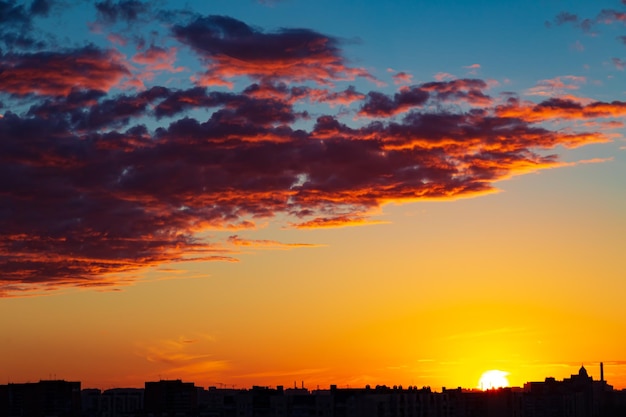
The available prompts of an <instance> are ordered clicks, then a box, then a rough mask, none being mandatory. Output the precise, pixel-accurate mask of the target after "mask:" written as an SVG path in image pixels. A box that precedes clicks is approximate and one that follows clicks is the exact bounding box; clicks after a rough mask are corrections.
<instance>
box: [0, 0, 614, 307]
mask: <svg viewBox="0 0 626 417" xmlns="http://www.w3.org/2000/svg"><path fill="white" fill-rule="evenodd" d="M0 4H2V5H5V6H6V5H9V6H10V8H8V9H6V10H8V11H7V12H6V13H5V14H4V15H2V16H9V17H4V19H5V21H13V22H17V23H16V24H17V25H18V26H19V24H18V23H19V22H26V23H24V24H27V23H28V22H30V20H29V19H30V17H28V16H31V17H32V15H33V13H36V14H41V15H45V13H47V11H46V10H47V9H46V5H49V4H50V3H48V2H36V3H32V4H31V5H32V6H31V8H30V9H29V8H25V7H20V6H18V5H17V4H16V3H13V2H3V3H0ZM144 5H145V4H144V3H141V2H136V1H121V2H112V1H105V2H100V3H98V4H97V10H98V13H100V18H101V20H103V21H106V22H107V23H111V24H112V23H115V22H135V23H137V24H139V23H141V18H140V16H141V14H142V13H143V12H144V9H143V7H144ZM29 13H30V15H29ZM10 16H13V17H10ZM172 16H173V17H172ZM176 16H178V17H176ZM180 16H183V17H184V18H185V19H189V16H184V15H183V14H178V15H176V14H172V15H171V16H170V18H172V19H173V18H180ZM7 19H8V20H7ZM20 24H21V23H20ZM172 32H173V34H174V37H173V38H170V39H169V41H170V42H172V43H174V42H176V41H178V42H179V43H182V44H183V45H187V46H188V47H190V48H192V49H193V51H195V53H196V54H197V55H198V56H199V57H200V58H201V59H202V61H203V62H204V63H205V64H206V72H205V73H204V74H203V75H202V76H201V77H200V78H198V79H197V81H198V82H197V84H198V85H196V86H195V87H194V86H191V87H190V86H189V84H187V86H186V87H182V88H173V87H172V85H171V84H164V83H163V84H162V83H157V82H154V83H152V84H150V85H149V86H148V87H147V88H138V89H130V90H128V89H126V90H124V91H122V89H123V86H124V80H127V79H129V78H132V76H133V74H132V71H133V68H132V65H131V64H129V62H128V61H127V58H126V56H125V55H123V54H122V53H121V52H119V51H116V50H113V49H102V48H99V47H95V46H82V47H78V48H68V49H63V50H43V51H39V52H31V51H29V50H23V49H19V48H18V49H16V50H11V51H6V52H4V51H3V52H2V53H0V98H2V103H4V107H1V109H2V113H1V117H0V271H1V273H2V274H1V275H0V295H14V294H16V293H23V292H33V291H41V290H53V289H58V288H62V287H64V286H103V285H115V284H119V283H120V281H119V280H120V279H121V278H120V274H124V273H127V272H132V271H137V270H140V269H142V268H146V267H149V266H155V265H160V264H163V263H168V262H178V261H184V260H191V259H196V260H198V259H202V260H233V258H232V256H233V254H232V253H231V251H230V250H229V249H228V247H232V246H242V245H243V246H245V245H262V246H277V247H279V246H281V245H279V244H278V243H277V242H273V241H256V240H253V239H250V240H248V239H242V238H238V237H231V238H230V239H224V240H222V241H210V240H205V239H201V238H200V237H199V236H203V235H206V233H202V232H206V231H209V230H216V229H218V230H231V229H232V230H236V229H242V228H253V227H254V226H255V223H257V222H265V221H267V220H268V219H273V218H277V217H280V218H286V219H287V220H285V223H286V225H288V226H291V227H296V228H312V227H338V226H342V225H353V224H366V223H368V222H369V221H370V220H369V218H368V213H369V212H370V211H371V210H373V209H376V208H378V207H379V206H380V205H382V204H383V203H385V202H388V201H397V202H404V201H414V200H416V199H423V198H443V199H446V198H458V197H461V196H469V195H477V194H481V193H487V192H491V191H493V189H494V185H493V184H494V182H496V181H499V180H502V179H505V178H507V177H509V176H511V175H514V174H516V173H521V172H527V171H532V170H538V169H542V168H545V167H552V166H555V165H557V164H558V163H559V162H558V160H557V158H556V156H554V155H550V150H551V149H554V148H556V147H558V146H580V145H584V144H587V143H594V142H599V141H605V140H607V138H606V137H605V136H604V135H603V134H601V133H598V132H595V131H581V132H576V131H570V130H556V129H550V128H549V127H546V125H545V123H544V122H546V121H548V122H550V121H554V120H560V121H563V120H573V119H580V120H585V121H589V120H594V119H595V118H607V117H622V116H623V115H624V114H625V111H626V110H625V109H626V106H625V105H624V103H621V102H612V103H604V102H594V103H578V102H574V101H572V100H569V101H568V100H567V99H565V98H561V99H556V98H554V99H551V100H546V101H544V102H541V103H538V104H535V103H533V104H529V103H524V102H520V100H519V99H516V98H515V97H511V99H510V100H509V101H507V102H506V103H504V104H500V105H495V104H494V102H493V100H492V99H491V97H490V96H489V95H488V94H487V90H488V88H489V86H488V83H487V82H485V81H483V80H480V79H456V80H448V81H435V82H427V83H422V84H419V85H414V86H406V87H402V88H401V89H400V90H399V91H398V92H396V93H394V94H391V95H390V94H387V93H385V92H381V91H370V92H369V93H368V94H363V93H360V92H358V91H357V90H356V88H355V87H345V86H342V87H340V88H339V87H334V86H333V83H337V82H339V81H340V80H350V79H353V78H355V77H365V78H371V76H370V75H369V74H368V73H367V72H366V71H364V70H362V69H358V68H352V67H350V66H349V65H348V64H347V62H346V60H345V58H343V53H342V51H341V49H340V42H339V41H338V40H336V39H335V38H332V37H330V36H326V35H322V34H320V33H318V32H315V31H312V30H309V29H280V30H278V31H274V32H264V31H262V30H260V29H256V28H252V27H250V26H248V25H247V24H245V23H243V22H241V21H238V20H235V19H233V18H230V17H225V16H209V17H197V16H195V17H192V18H191V20H187V21H186V22H184V21H183V22H182V23H181V22H178V23H176V24H173V25H172ZM144 46H145V45H144ZM181 46H182V45H180V44H179V45H175V46H172V47H171V48H180V47H181ZM171 48H170V47H169V45H168V46H167V47H161V46H158V47H156V46H154V45H151V46H150V47H148V48H144V47H141V48H139V50H138V52H137V51H135V55H134V56H133V57H132V58H131V60H132V61H131V62H134V63H135V64H139V65H144V66H151V65H152V67H151V68H156V67H154V65H156V64H159V65H160V63H163V62H165V63H166V64H167V65H165V64H164V65H162V66H159V71H164V72H166V73H169V74H168V75H171V76H172V77H174V76H176V77H179V72H177V71H178V70H177V68H176V67H175V66H174V61H175V55H176V54H175V53H174V52H175V51H176V50H177V49H171ZM133 65H134V64H133ZM233 77H247V78H248V81H250V83H249V84H248V85H246V86H244V87H242V88H239V89H235V88H234V85H233V89H231V90H229V91H220V90H219V89H212V87H211V84H216V83H217V84H219V83H220V82H222V83H228V82H229V80H230V79H231V78H233ZM406 79H408V78H406ZM174 85H176V84H174ZM312 103H313V104H316V107H315V111H316V112H317V113H316V114H315V116H314V118H313V123H312V122H311V121H310V120H311V117H312V116H311V114H310V113H309V111H311V110H310V105H311V104H312ZM319 103H322V105H319V106H318V105H317V104H319ZM338 105H339V106H340V108H339V109H336V108H335V107H334V106H338ZM350 105H352V108H350V107H349V106H350ZM350 112H352V113H350ZM355 112H356V113H357V115H358V116H361V117H360V118H359V120H357V121H356V123H355V122H354V120H352V122H353V123H354V124H355V125H349V123H350V122H349V121H347V119H349V117H348V118H346V117H345V116H346V114H352V115H354V113H355ZM364 117H375V118H376V119H374V120H371V119H365V118H364ZM283 216H284V217H283ZM229 245H230V246H229Z"/></svg>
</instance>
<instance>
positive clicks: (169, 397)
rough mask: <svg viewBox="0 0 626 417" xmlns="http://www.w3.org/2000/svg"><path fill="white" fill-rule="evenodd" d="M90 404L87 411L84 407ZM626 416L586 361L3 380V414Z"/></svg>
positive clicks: (620, 400) (617, 394) (625, 402)
mask: <svg viewBox="0 0 626 417" xmlns="http://www.w3.org/2000/svg"><path fill="white" fill-rule="evenodd" d="M81 405H82V414H81ZM64 416H68V417H70V416H71V417H74V416H82V417H196V416H197V417H313V416H315V417H547V416H549V417H626V390H614V389H613V387H612V386H610V385H608V384H607V383H606V381H605V380H604V368H603V365H602V364H601V365H600V380H594V379H593V378H592V377H591V376H590V375H589V373H588V372H587V369H586V368H585V367H584V366H581V368H580V369H579V371H578V373H576V374H573V375H571V376H570V377H569V378H565V379H563V380H562V381H557V380H556V379H555V378H551V377H549V378H546V379H545V380H544V381H540V382H528V383H526V384H525V385H524V387H523V388H519V387H513V388H500V389H492V390H488V391H480V390H477V389H470V390H468V389H463V388H454V389H446V388H443V389H442V391H441V392H434V391H431V389H430V388H429V387H422V388H418V387H413V386H410V387H408V388H403V387H402V386H393V387H387V386H384V385H382V386H376V387H373V388H372V387H370V386H366V387H365V388H337V386H336V385H331V386H330V388H329V389H317V390H313V391H310V390H308V389H306V388H304V385H303V386H302V388H297V387H294V388H288V389H284V388H283V387H282V386H278V387H276V388H270V387H260V386H254V387H252V388H251V389H234V388H233V389H230V388H227V389H224V388H220V389H218V388H216V387H209V388H208V389H206V390H205V389H203V388H201V387H196V386H195V385H194V384H193V383H191V382H182V381H181V380H166V381H158V382H146V383H145V388H144V389H141V388H115V389H110V390H105V391H101V390H99V389H85V390H83V391H82V392H80V383H79V382H66V381H40V382H38V383H29V384H9V385H0V417H64Z"/></svg>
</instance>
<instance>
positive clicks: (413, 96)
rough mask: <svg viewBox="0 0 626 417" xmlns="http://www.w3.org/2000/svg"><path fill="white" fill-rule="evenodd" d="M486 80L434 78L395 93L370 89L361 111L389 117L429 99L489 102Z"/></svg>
mask: <svg viewBox="0 0 626 417" xmlns="http://www.w3.org/2000/svg"><path fill="white" fill-rule="evenodd" d="M486 88H487V83H486V82H485V81H483V80H478V79H460V80H451V81H433V82H429V83H424V84H420V85H418V86H413V87H404V88H401V89H400V91H399V92H398V93H395V95H394V96H393V97H390V96H388V95H385V94H383V93H380V92H378V91H372V92H370V93H368V95H367V98H366V100H365V103H364V104H363V106H362V107H361V109H360V110H359V115H361V116H368V117H388V116H394V115H397V114H399V113H404V112H406V111H408V110H410V109H411V108H414V107H422V106H424V105H425V104H426V103H427V102H428V101H429V100H431V101H433V102H438V103H442V102H450V103H459V102H467V103H469V104H477V105H487V104H490V103H491V98H490V97H489V96H487V95H486V94H484V93H483V90H484V89H486Z"/></svg>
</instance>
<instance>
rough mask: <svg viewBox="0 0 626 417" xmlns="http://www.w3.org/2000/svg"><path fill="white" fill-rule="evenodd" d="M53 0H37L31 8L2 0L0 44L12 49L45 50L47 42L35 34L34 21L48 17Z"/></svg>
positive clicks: (0, 1)
mask: <svg viewBox="0 0 626 417" xmlns="http://www.w3.org/2000/svg"><path fill="white" fill-rule="evenodd" d="M53 4H54V2H53V1H52V0H35V1H33V2H32V3H31V6H30V7H27V6H26V5H24V4H20V3H17V2H16V1H15V0H0V42H1V43H4V44H5V45H6V46H7V47H8V48H9V49H12V48H15V47H16V48H43V47H44V46H45V45H46V42H45V41H44V40H42V39H41V38H39V37H36V36H34V34H33V20H34V19H35V18H36V17H38V16H46V15H47V14H48V12H49V11H50V9H51V7H52V6H53Z"/></svg>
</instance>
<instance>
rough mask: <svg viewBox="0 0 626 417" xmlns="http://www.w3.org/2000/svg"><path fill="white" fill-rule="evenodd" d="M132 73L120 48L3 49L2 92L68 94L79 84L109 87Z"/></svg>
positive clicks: (105, 89)
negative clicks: (10, 51) (24, 51)
mask: <svg viewBox="0 0 626 417" xmlns="http://www.w3.org/2000/svg"><path fill="white" fill-rule="evenodd" d="M129 75H130V71H129V70H128V67H127V65H126V63H125V62H124V59H123V57H122V55H121V54H120V53H119V52H117V51H114V50H103V49H99V48H97V47H95V46H85V47H82V48H78V49H71V50H66V51H63V52H49V51H43V52H34V53H4V54H3V53H2V52H1V51H0V92H8V93H11V94H15V95H27V94H41V95H68V94H70V93H71V92H72V90H74V89H77V88H78V89H98V90H103V91H108V90H110V89H111V88H113V87H114V86H116V85H117V84H119V83H120V81H121V80H122V78H124V77H127V76H129Z"/></svg>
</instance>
